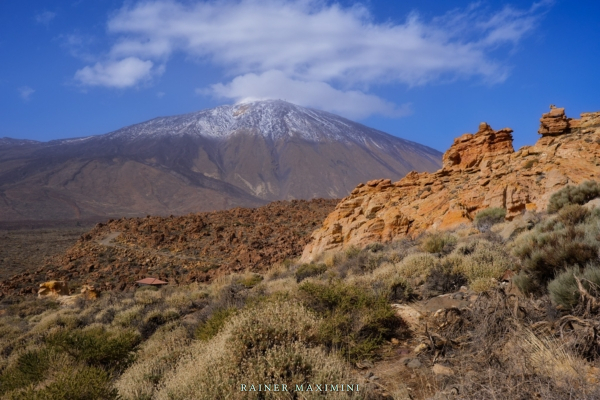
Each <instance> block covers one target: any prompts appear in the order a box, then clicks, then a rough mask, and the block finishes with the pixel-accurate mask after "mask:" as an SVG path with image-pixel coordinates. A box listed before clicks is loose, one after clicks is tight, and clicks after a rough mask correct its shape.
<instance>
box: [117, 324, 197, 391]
mask: <svg viewBox="0 0 600 400" xmlns="http://www.w3.org/2000/svg"><path fill="white" fill-rule="evenodd" d="M190 342H191V340H190V338H189V333H188V331H187V329H185V328H184V327H182V326H180V325H177V324H168V325H165V326H163V327H161V328H159V329H158V330H157V331H156V333H155V334H154V335H152V336H151V337H150V339H148V340H147V341H146V342H144V343H143V344H142V345H141V346H140V349H139V351H138V352H137V354H136V361H135V363H134V364H133V365H131V366H130V367H129V368H128V369H127V370H125V372H124V373H123V374H122V375H121V376H120V377H119V379H118V380H117V381H116V383H115V388H116V389H117V390H118V392H119V395H120V396H121V397H122V398H123V399H125V400H139V399H151V398H152V397H153V395H154V393H155V391H156V389H157V387H158V386H159V385H160V384H161V383H162V380H163V378H164V376H165V375H166V374H168V373H169V372H171V371H172V370H173V369H174V368H175V366H176V365H177V362H178V361H179V358H180V357H181V356H182V355H183V354H184V353H185V352H186V351H187V349H188V346H189V345H190Z"/></svg>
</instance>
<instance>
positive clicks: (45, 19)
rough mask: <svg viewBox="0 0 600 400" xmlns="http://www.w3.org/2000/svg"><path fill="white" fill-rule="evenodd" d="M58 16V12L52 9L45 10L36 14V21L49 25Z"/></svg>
mask: <svg viewBox="0 0 600 400" xmlns="http://www.w3.org/2000/svg"><path fill="white" fill-rule="evenodd" d="M55 17H56V13H55V12H52V11H43V12H41V13H38V14H36V15H35V22H37V23H38V24H42V25H48V24H49V23H50V21H52V20H53V19H54V18H55Z"/></svg>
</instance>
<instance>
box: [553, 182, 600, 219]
mask: <svg viewBox="0 0 600 400" xmlns="http://www.w3.org/2000/svg"><path fill="white" fill-rule="evenodd" d="M596 197H600V184H599V183H598V182H595V181H586V182H583V183H582V184H581V185H579V186H572V185H567V186H565V187H564V188H562V189H560V190H559V191H558V192H556V193H554V194H553V195H552V196H551V197H550V201H549V203H548V212H549V213H555V212H558V210H560V209H561V208H563V207H564V206H566V205H569V204H585V203H587V202H588V201H590V200H592V199H595V198H596Z"/></svg>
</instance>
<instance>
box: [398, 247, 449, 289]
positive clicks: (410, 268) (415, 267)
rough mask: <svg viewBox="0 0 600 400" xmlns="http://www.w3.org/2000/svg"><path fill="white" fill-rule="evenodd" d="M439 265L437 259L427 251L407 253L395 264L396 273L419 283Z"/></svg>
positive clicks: (416, 283)
mask: <svg viewBox="0 0 600 400" xmlns="http://www.w3.org/2000/svg"><path fill="white" fill-rule="evenodd" d="M438 265H439V259H438V258H437V257H435V256H434V255H432V254H429V253H414V254H409V255H407V256H406V257H405V258H404V259H403V260H402V261H401V262H400V264H398V266H397V270H398V274H399V275H400V276H402V277H404V278H405V279H408V280H411V281H413V282H414V285H415V286H417V285H421V284H422V283H424V282H425V280H426V279H427V276H429V273H430V272H431V270H432V269H434V268H435V267H437V266H438Z"/></svg>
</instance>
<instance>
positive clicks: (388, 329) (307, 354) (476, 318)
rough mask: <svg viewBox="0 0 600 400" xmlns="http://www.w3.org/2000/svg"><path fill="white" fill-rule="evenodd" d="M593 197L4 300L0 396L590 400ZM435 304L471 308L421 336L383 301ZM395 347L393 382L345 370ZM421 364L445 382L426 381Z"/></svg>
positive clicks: (598, 278)
mask: <svg viewBox="0 0 600 400" xmlns="http://www.w3.org/2000/svg"><path fill="white" fill-rule="evenodd" d="M595 190H596V186H594V185H591V184H586V186H585V187H582V188H579V189H578V188H572V187H569V188H566V189H565V191H566V192H565V193H563V192H560V193H558V194H557V195H556V196H555V197H554V198H553V200H552V201H551V205H552V209H551V211H552V213H550V214H548V215H534V216H531V215H530V216H528V221H530V222H531V221H534V222H532V223H528V224H523V225H522V226H519V225H518V224H516V225H514V229H513V230H512V231H511V232H509V234H507V235H504V236H505V237H506V239H503V238H502V237H501V236H500V235H499V234H498V232H501V231H502V229H504V228H506V227H507V226H508V225H507V224H505V223H503V222H502V219H503V217H504V215H505V213H504V212H503V210H498V209H492V210H489V211H486V212H483V213H481V214H480V216H479V217H478V218H477V219H476V226H478V227H479V230H477V229H475V228H465V229H460V230H457V231H455V232H450V233H448V232H446V233H431V234H427V235H423V236H421V237H419V238H415V239H414V240H402V241H398V242H392V243H389V244H386V245H382V244H377V243H376V244H371V245H369V246H367V247H366V248H364V249H360V248H355V247H351V248H349V249H347V250H346V251H344V252H340V253H334V254H324V255H323V256H322V258H321V259H320V260H318V261H317V262H315V263H312V264H297V263H294V262H284V263H281V264H280V265H275V266H273V267H272V268H271V269H270V270H269V272H268V273H265V274H262V275H259V274H255V273H250V272H248V273H245V274H237V275H236V274H233V275H228V276H225V277H222V278H220V279H218V280H216V281H215V282H213V283H212V284H191V285H186V286H168V287H165V288H162V289H160V290H156V289H154V288H148V287H145V288H140V289H138V290H136V291H130V292H122V293H111V292H107V293H103V294H102V296H101V297H100V298H99V299H98V300H83V299H81V300H79V301H78V302H75V304H72V305H70V306H61V305H60V304H59V303H58V302H56V301H54V300H52V299H37V298H35V299H34V298H7V299H4V300H3V301H2V303H1V304H0V397H1V398H6V399H63V398H69V399H117V398H121V399H138V400H140V399H220V398H234V399H236V398H240V399H242V398H321V397H322V396H323V394H322V393H319V392H302V393H294V392H289V393H285V395H286V396H288V397H285V396H283V395H284V393H281V392H279V393H274V392H261V393H260V396H258V395H257V393H255V392H254V393H253V392H243V391H240V390H239V388H240V385H242V384H246V385H250V384H259V383H260V384H267V385H269V384H280V383H286V384H288V385H289V386H291V387H295V385H296V384H298V385H307V384H309V383H322V384H325V383H332V384H337V383H351V384H359V385H360V387H361V389H360V392H358V393H357V392H352V393H346V392H344V393H342V392H330V393H328V397H329V398H347V397H352V398H364V399H376V398H395V399H408V398H413V399H417V398H431V399H443V398H464V399H481V398H495V399H519V398H523V399H525V398H544V399H565V398H572V399H594V398H600V384H599V378H598V376H600V369H598V367H599V366H600V365H599V364H600V361H599V356H600V339H599V338H598V335H597V332H598V330H599V329H600V323H599V322H598V316H599V313H600V290H599V288H600V260H599V256H598V254H599V250H600V210H599V209H593V208H587V207H585V206H582V205H581V203H584V202H585V201H584V200H586V201H587V200H589V199H590V198H594V197H595V196H593V195H594V193H596V192H595ZM580 192H581V193H583V194H581V193H580ZM580 194H581V195H580ZM582 197H583V198H584V200H580V198H582ZM503 232H504V231H503ZM511 276H513V278H511ZM503 281H504V282H503ZM511 281H512V282H511ZM467 288H468V289H467ZM517 288H518V290H517ZM447 293H458V294H460V296H462V294H465V295H468V296H467V297H469V298H470V300H469V303H470V304H468V306H466V307H450V308H447V309H446V310H445V311H442V312H432V313H430V314H428V315H426V316H424V319H423V320H422V321H421V322H420V326H419V327H415V326H409V325H407V321H404V320H403V319H402V318H401V317H399V316H398V314H397V312H396V311H395V308H394V306H392V305H393V304H412V303H414V302H416V303H415V304H420V303H421V304H425V302H426V301H427V300H428V299H432V298H434V297H436V296H440V295H444V294H447ZM460 296H459V298H463V297H460ZM453 298H454V297H453ZM415 307H416V306H415ZM407 346H408V347H410V348H414V347H418V348H420V349H421V350H420V351H413V353H414V354H413V357H414V358H415V359H419V360H420V361H421V362H422V363H423V364H424V365H425V367H423V368H421V369H415V370H413V371H411V372H410V373H409V374H408V375H406V377H405V378H403V380H398V381H395V382H394V385H393V387H392V386H390V385H387V386H386V385H382V384H378V383H377V382H376V381H375V380H373V379H369V378H368V374H365V373H364V372H363V371H362V370H360V368H364V367H365V366H367V368H369V366H372V365H374V364H373V362H375V365H376V364H377V362H379V361H382V362H383V361H385V362H388V363H393V362H396V361H397V362H398V364H397V365H402V362H403V361H402V359H401V357H400V356H398V354H400V350H399V349H401V348H404V347H407ZM436 364H440V365H443V366H444V368H447V369H448V370H451V371H452V373H451V374H450V373H444V374H434V373H432V372H431V366H433V365H436ZM391 365H396V364H391ZM394 368H398V369H401V367H394ZM402 368H404V367H402ZM261 396H262V397H261Z"/></svg>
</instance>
